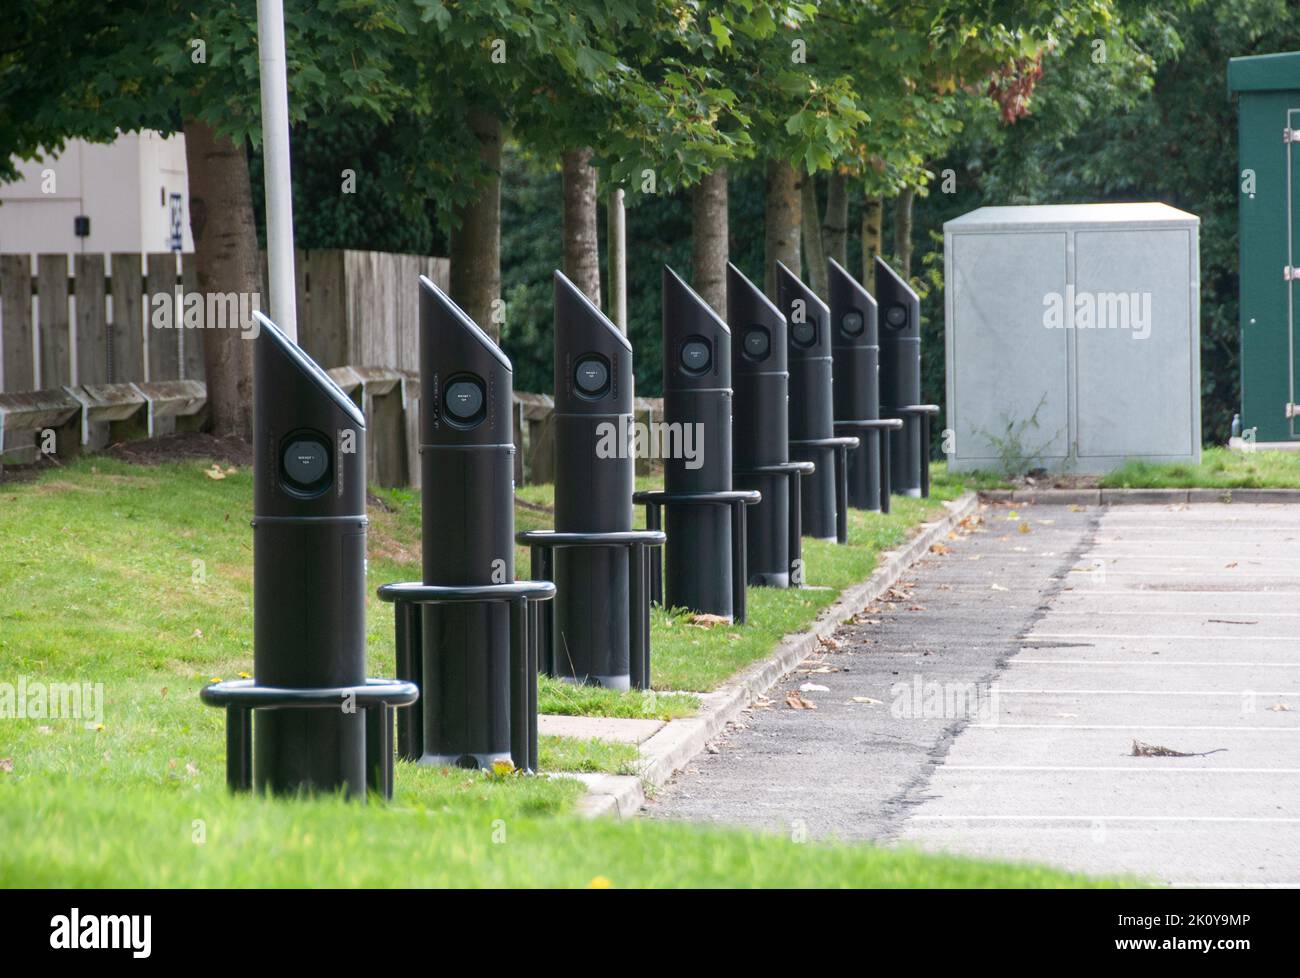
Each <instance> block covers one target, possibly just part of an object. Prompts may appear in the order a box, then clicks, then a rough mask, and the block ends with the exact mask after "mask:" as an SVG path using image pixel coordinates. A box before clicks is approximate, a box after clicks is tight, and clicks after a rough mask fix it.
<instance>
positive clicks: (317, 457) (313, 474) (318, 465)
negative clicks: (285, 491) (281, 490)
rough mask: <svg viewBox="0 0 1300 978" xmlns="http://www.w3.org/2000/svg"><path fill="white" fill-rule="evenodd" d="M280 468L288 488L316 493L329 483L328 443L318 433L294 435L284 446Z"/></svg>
mask: <svg viewBox="0 0 1300 978" xmlns="http://www.w3.org/2000/svg"><path fill="white" fill-rule="evenodd" d="M280 468H281V471H282V473H283V475H284V479H285V482H286V483H287V484H288V487H289V489H290V490H292V491H294V492H297V493H299V494H301V495H312V494H314V493H317V492H319V491H321V490H322V489H324V488H325V486H326V485H327V484H328V483H329V472H330V450H329V445H327V444H326V442H325V439H324V438H322V437H321V436H319V435H295V436H294V437H292V438H290V439H289V442H288V443H287V444H286V445H285V446H284V452H283V453H282V454H281V456H280Z"/></svg>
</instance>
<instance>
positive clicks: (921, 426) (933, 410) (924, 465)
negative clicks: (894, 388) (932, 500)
mask: <svg viewBox="0 0 1300 978" xmlns="http://www.w3.org/2000/svg"><path fill="white" fill-rule="evenodd" d="M894 413H895V414H901V415H902V416H903V418H904V420H907V421H912V422H914V423H915V424H916V427H917V429H918V434H919V435H920V442H921V447H920V454H919V456H918V457H919V458H920V460H921V472H920V475H921V498H922V499H928V498H929V496H930V418H931V416H933V415H936V414H938V413H939V405H937V404H908V405H905V406H903V407H896V408H894ZM903 437H905V438H906V437H909V436H908V435H907V434H906V433H905V434H904V436H903Z"/></svg>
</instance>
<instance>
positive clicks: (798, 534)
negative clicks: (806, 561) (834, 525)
mask: <svg viewBox="0 0 1300 978" xmlns="http://www.w3.org/2000/svg"><path fill="white" fill-rule="evenodd" d="M816 470H817V463H816V462H776V463H774V464H772V465H755V466H754V467H752V468H748V469H736V471H735V472H734V473H733V474H734V475H739V476H749V477H761V476H785V477H786V480H787V481H788V482H789V485H790V492H789V499H790V519H789V531H788V532H789V553H790V567H791V569H794V568H798V578H799V579H798V580H797V581H796V580H795V579H794V578H793V577H792V578H791V579H790V586H791V587H800V586H802V584H803V520H802V518H801V515H800V514H801V513H802V511H801V510H800V509H799V505H800V502H801V498H800V497H801V495H802V491H803V490H802V484H803V480H804V479H805V478H807V477H808V476H810V475H812V474H813V472H815V471H816Z"/></svg>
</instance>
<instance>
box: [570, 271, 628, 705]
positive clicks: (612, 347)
mask: <svg viewBox="0 0 1300 978" xmlns="http://www.w3.org/2000/svg"><path fill="white" fill-rule="evenodd" d="M554 424H555V529H556V532H558V533H565V532H579V533H610V532H618V531H627V530H631V529H632V491H633V489H634V487H635V481H634V475H635V463H636V460H635V459H634V458H633V457H632V452H631V449H632V447H633V445H632V441H631V436H632V432H633V428H632V345H631V344H630V343H628V341H627V337H625V336H624V335H623V334H622V333H620V332H619V331H618V328H617V327H616V326H615V325H614V324H613V323H611V322H610V321H609V320H608V319H606V318H605V316H604V315H603V314H602V313H601V311H600V310H599V309H597V308H596V307H595V306H594V305H592V303H591V301H590V300H589V299H588V298H587V297H586V296H585V295H583V293H582V291H581V290H580V289H579V288H578V287H577V286H576V285H574V284H573V283H572V282H570V281H569V280H568V279H567V278H565V277H564V275H563V274H562V273H560V272H556V273H555V416H554ZM628 565H629V557H628V551H627V550H626V548H624V547H619V546H609V547H583V548H563V549H561V550H559V551H558V552H557V553H556V554H555V585H556V589H557V598H556V601H555V608H554V619H555V633H554V638H553V646H552V654H553V656H554V661H553V663H552V668H553V670H554V673H555V675H557V676H559V677H560V678H562V679H568V680H572V681H575V682H582V683H593V684H596V685H600V686H604V687H607V688H609V689H628V688H629V686H630V684H631V664H630V650H629V642H630V635H631V620H630V618H629V601H628V595H629V587H630V582H629V566H628Z"/></svg>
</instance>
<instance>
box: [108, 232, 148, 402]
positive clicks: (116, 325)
mask: <svg viewBox="0 0 1300 978" xmlns="http://www.w3.org/2000/svg"><path fill="white" fill-rule="evenodd" d="M110 262H111V264H112V267H113V330H112V332H113V361H112V362H113V377H112V379H113V382H114V383H117V384H122V383H127V382H129V381H138V380H144V296H143V292H142V286H143V284H144V277H143V274H142V272H141V266H140V256H139V255H138V254H131V253H126V254H114V255H113V256H112V257H111V258H110Z"/></svg>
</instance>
